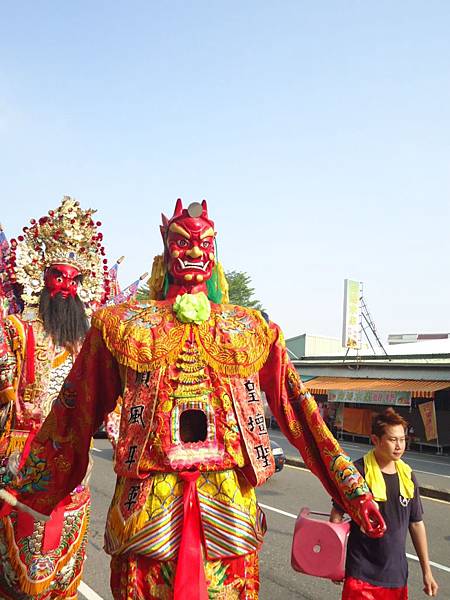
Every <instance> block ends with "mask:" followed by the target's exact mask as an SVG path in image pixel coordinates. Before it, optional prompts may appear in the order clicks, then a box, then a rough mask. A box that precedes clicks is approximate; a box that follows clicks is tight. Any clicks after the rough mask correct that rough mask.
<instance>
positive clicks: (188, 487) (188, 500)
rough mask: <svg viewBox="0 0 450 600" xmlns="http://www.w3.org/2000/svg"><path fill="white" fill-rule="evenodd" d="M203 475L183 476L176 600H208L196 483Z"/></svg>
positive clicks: (183, 474) (190, 474)
mask: <svg viewBox="0 0 450 600" xmlns="http://www.w3.org/2000/svg"><path fill="white" fill-rule="evenodd" d="M199 475H200V473H199V471H184V472H183V473H180V477H181V479H183V480H184V490H183V505H184V514H183V532H182V534H181V544H180V550H179V552H178V562H177V570H176V573H175V583H174V595H173V597H174V600H208V588H207V586H206V578H205V569H204V566H203V552H202V529H201V522H200V506H199V502H198V495H197V487H196V481H197V479H198V477H199Z"/></svg>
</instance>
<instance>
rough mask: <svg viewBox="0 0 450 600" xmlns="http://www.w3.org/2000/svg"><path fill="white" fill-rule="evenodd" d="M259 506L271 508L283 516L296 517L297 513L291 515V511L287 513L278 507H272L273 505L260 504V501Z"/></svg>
mask: <svg viewBox="0 0 450 600" xmlns="http://www.w3.org/2000/svg"><path fill="white" fill-rule="evenodd" d="M258 504H259V505H260V506H262V507H263V508H267V510H271V511H272V512H276V513H279V514H280V515H284V516H285V517H291V519H296V518H297V515H293V514H292V513H288V512H286V511H285V510H281V509H279V508H274V507H273V506H268V505H267V504H261V502H259V503H258Z"/></svg>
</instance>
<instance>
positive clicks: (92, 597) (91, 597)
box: [78, 581, 103, 600]
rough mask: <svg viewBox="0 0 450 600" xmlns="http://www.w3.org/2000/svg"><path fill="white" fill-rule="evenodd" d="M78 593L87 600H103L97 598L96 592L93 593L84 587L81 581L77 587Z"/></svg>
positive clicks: (86, 586) (87, 587)
mask: <svg viewBox="0 0 450 600" xmlns="http://www.w3.org/2000/svg"><path fill="white" fill-rule="evenodd" d="M78 591H79V592H80V594H81V595H82V596H84V597H85V598H87V600H103V598H102V597H101V596H99V595H98V594H97V592H94V590H91V588H90V587H89V586H88V585H86V584H85V583H84V581H82V582H81V583H80V585H79V587H78Z"/></svg>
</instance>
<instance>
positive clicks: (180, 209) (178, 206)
mask: <svg viewBox="0 0 450 600" xmlns="http://www.w3.org/2000/svg"><path fill="white" fill-rule="evenodd" d="M182 212H183V200H182V199H181V198H178V200H177V203H176V204H175V212H174V213H173V217H172V219H173V218H174V217H181V213H182Z"/></svg>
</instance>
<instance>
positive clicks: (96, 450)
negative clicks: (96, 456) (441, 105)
mask: <svg viewBox="0 0 450 600" xmlns="http://www.w3.org/2000/svg"><path fill="white" fill-rule="evenodd" d="M92 450H93V451H94V452H101V450H100V449H99V448H95V447H94V446H92Z"/></svg>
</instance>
